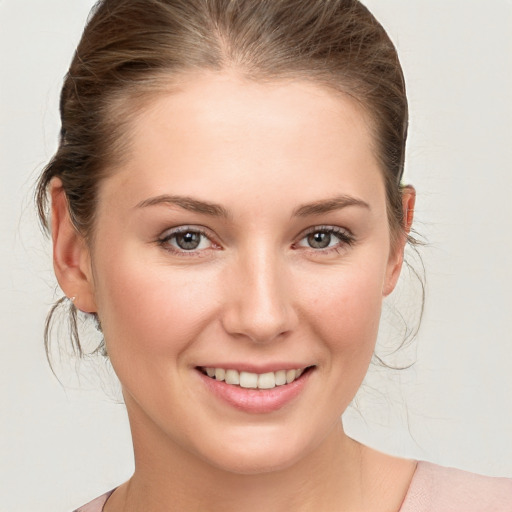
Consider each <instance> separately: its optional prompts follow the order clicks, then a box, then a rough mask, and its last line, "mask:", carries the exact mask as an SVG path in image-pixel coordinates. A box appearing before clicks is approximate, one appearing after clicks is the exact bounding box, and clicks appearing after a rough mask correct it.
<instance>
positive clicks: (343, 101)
mask: <svg viewBox="0 0 512 512" xmlns="http://www.w3.org/2000/svg"><path fill="white" fill-rule="evenodd" d="M129 137H130V139H129V140H130V143H131V151H130V154H129V155H128V158H126V163H125V165H123V166H122V168H118V169H114V170H112V172H111V174H110V175H109V176H108V177H107V178H106V179H105V180H104V181H103V182H102V184H101V186H100V191H99V198H98V210H97V218H96V224H95V229H94V238H93V242H92V243H91V244H87V243H86V242H85V241H84V240H83V238H82V237H81V236H80V235H79V234H78V233H77V232H76V231H75V230H74V229H73V226H72V225H71V222H70V220H69V216H68V214H67V208H66V200H65V195H64V193H63V191H62V188H61V184H60V181H59V180H58V179H56V180H54V182H53V183H52V190H51V193H52V200H53V237H54V263H55V271H56V275H57V277H58V280H59V283H60V285H61V287H62V289H63V290H64V292H65V293H66V294H67V295H68V296H76V297H77V298H76V301H75V305H76V306H77V307H78V308H79V309H81V310H83V311H89V312H97V313H98V315H99V317H100V319H101V324H102V328H103V332H104V335H105V340H106V343H107V348H108V353H109V357H110V359H111V361H112V365H113V366H114V369H115V371H116V373H117V375H118V376H119V379H120V381H121V384H122V388H123V394H124V398H125V401H126V407H127V410H128V415H129V419H130V425H131V429H132V435H133V442H134V451H135V460H136V470H135V474H134V476H133V477H132V478H131V480H130V481H129V482H127V483H126V484H124V485H123V486H121V487H120V488H119V489H118V490H117V491H116V492H115V493H114V494H113V496H112V497H111V498H110V499H109V501H108V502H107V505H106V507H105V510H106V511H107V512H114V511H120V510H125V511H132V510H182V511H188V510H190V511H191V510H203V511H204V510H220V509H222V510H225V511H226V510H227V511H230V510H233V511H234V510H237V511H238V510H244V511H251V510H256V509H258V510H261V509H262V508H263V509H264V510H269V511H275V512H278V511H281V510H290V509H291V507H293V509H294V510H299V511H310V510H311V511H312V510H326V511H327V510H340V511H341V510H358V511H361V512H363V511H365V510H381V511H383V510H389V511H397V510H398V509H399V508H400V504H401V502H402V500H403V498H404V495H405V492H406V490H407V487H408V485H409V482H410V479H411V477H412V474H413V472H414V467H415V464H414V462H412V461H405V460H400V459H395V458H392V457H390V456H387V455H383V454H379V453H377V452H374V451H372V450H370V449H369V448H366V447H363V446H361V445H359V444H358V443H356V442H355V441H353V440H351V439H349V438H348V437H347V436H346V434H345V433H344V431H343V425H342V423H341V420H340V416H341V414H342V413H343V411H344V410H345V409H346V407H347V406H348V405H349V403H350V401H351V400H352V399H353V397H354V395H355V393H356V391H357V389H358V388H359V386H360V384H361V382H362V379H363V378H364V375H365V373H366V371H367V368H368V365H369V362H370V359H371V356H372V353H373V350H374V345H375V341H376V337H377V330H378V325H379V318H380V312H381V306H382V300H383V298H384V297H385V296H386V295H388V294H389V293H391V291H392V290H393V288H394V287H395V284H396V281H397V279H398V276H399V273H400V268H401V265H402V257H403V247H404V244H405V235H401V236H400V237H399V241H398V243H397V246H396V248H395V249H394V250H392V249H391V244H390V239H391V237H390V230H389V221H388V218H387V214H386V196H385V189H384V181H383V177H382V171H381V169H380V168H379V165H378V163H377V159H376V158H375V155H374V153H373V151H372V139H371V134H370V125H369V120H368V119H367V116H366V115H365V114H364V113H363V112H362V111H361V109H360V108H359V107H358V105H357V104H356V103H354V102H353V101H352V100H351V99H349V98H348V97H345V96H342V95H335V94H334V93H333V92H330V91H327V90H325V89H323V88H321V87H320V86H317V85H314V84H312V83H310V82H305V81H294V82H290V81H288V82H282V83H275V84H268V83H266V84H260V83H254V82H248V81H244V80H243V79H241V78H239V77H238V76H236V75H235V74H234V73H227V72H226V73H222V74H213V73H201V74H196V75H195V76H189V77H186V78H185V79H184V80H183V82H182V83H181V87H180V89H179V90H177V91H173V92H172V93H167V94H161V95H160V96H158V97H157V98H155V99H153V100H151V102H150V103H149V105H148V106H147V107H146V108H145V109H144V110H143V111H142V112H141V113H140V114H139V115H138V116H137V118H136V120H135V121H134V122H133V123H132V126H131V128H130V133H129ZM164 195H166V196H172V197H173V198H175V197H176V196H179V197H181V198H183V197H185V198H188V202H187V201H185V202H184V201H183V200H180V201H178V203H179V204H176V202H171V201H162V196H164ZM155 198H157V199H155ZM190 198H191V199H193V200H194V201H200V202H203V203H204V202H207V203H215V205H216V207H217V210H220V211H206V210H208V209H205V207H202V208H199V210H198V208H197V205H196V208H195V209H194V211H192V210H191V207H190V205H191V203H190V201H189V199H190ZM347 202H348V204H347ZM351 203H354V204H351ZM194 204H195V203H194ZM312 204H314V205H316V206H317V208H316V209H314V208H311V207H309V208H307V207H305V206H304V205H312ZM319 204H322V205H323V208H318V205H319ZM403 204H404V209H405V210H407V212H410V211H412V210H413V206H414V190H413V189H412V188H407V189H406V190H405V192H404V199H403ZM326 205H327V206H326ZM334 206H336V207H334ZM210 210H211V208H210ZM212 213H216V214H215V215H214V214H212ZM219 213H220V214H219ZM406 218H407V222H408V225H407V226H405V228H406V230H407V229H409V227H410V222H411V221H412V215H411V214H408V215H407V216H406ZM178 227H186V228H187V227H188V229H191V230H194V229H195V230H196V231H197V229H198V227H200V229H201V230H202V231H203V232H204V233H205V236H204V235H203V236H202V237H201V245H200V246H199V247H198V248H197V249H195V250H192V251H188V252H187V251H185V250H183V249H180V247H179V245H178V239H177V238H171V236H172V234H173V233H174V232H173V230H175V229H176V228H178ZM329 229H335V230H338V231H337V233H341V235H339V234H335V233H331V235H330V243H329V245H328V247H327V248H318V247H312V246H311V237H310V238H308V234H311V233H312V232H316V233H317V234H318V233H319V232H322V230H323V232H324V236H325V233H327V232H328V230H329ZM347 237H348V238H349V239H350V241H348V239H347ZM163 239H166V240H165V241H162V240H163ZM240 362H244V363H248V364H255V365H264V364H268V363H275V362H279V363H283V365H284V364H285V363H293V365H295V366H296V367H302V366H314V369H313V371H312V372H311V373H310V375H309V378H308V381H307V384H306V385H305V387H304V388H303V390H302V391H301V393H300V394H299V395H298V396H297V397H296V398H295V399H293V400H292V401H291V402H290V403H288V404H286V405H285V406H284V407H282V408H280V409H279V410H277V411H274V412H270V413H264V414H253V413H247V412H245V411H240V410H238V409H235V408H233V407H232V406H230V405H228V404H226V403H225V402H223V401H222V400H219V399H217V398H216V397H213V396H212V394H211V392H210V391H208V389H207V388H206V387H205V386H204V383H203V381H202V379H201V377H200V376H199V373H198V371H197V368H196V367H197V366H223V367H226V366H227V365H228V364H229V363H232V364H233V367H234V368H236V364H237V363H240ZM221 363H222V364H221ZM169 504H171V505H169Z"/></svg>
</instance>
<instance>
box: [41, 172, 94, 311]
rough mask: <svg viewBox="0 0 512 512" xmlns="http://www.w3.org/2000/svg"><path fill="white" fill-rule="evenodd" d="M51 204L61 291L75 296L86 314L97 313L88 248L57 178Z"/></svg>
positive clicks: (56, 271)
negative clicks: (76, 226) (73, 219)
mask: <svg viewBox="0 0 512 512" xmlns="http://www.w3.org/2000/svg"><path fill="white" fill-rule="evenodd" d="M50 197H51V202H52V217H51V232H52V241H53V268H54V271H55V275H56V276H57V281H58V282H59V286H60V287H61V289H62V291H63V292H64V293H65V294H66V296H68V297H74V299H73V302H74V304H75V306H76V307H77V308H78V309H79V310H81V311H85V312H87V313H94V312H96V304H95V301H94V283H93V276H92V269H91V258H90V253H89V248H88V246H87V244H86V242H85V239H84V237H83V236H82V235H81V234H80V233H79V232H78V230H77V229H76V228H75V226H74V225H73V223H72V222H71V218H70V215H69V209H68V200H67V197H66V194H65V192H64V188H63V186H62V181H61V180H60V179H59V178H53V180H52V181H51V183H50Z"/></svg>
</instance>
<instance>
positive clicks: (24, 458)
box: [0, 0, 512, 512]
mask: <svg viewBox="0 0 512 512" xmlns="http://www.w3.org/2000/svg"><path fill="white" fill-rule="evenodd" d="M366 3H367V5H368V6H369V7H370V8H371V10H373V11H374V13H375V14H376V15H377V17H378V18H379V19H380V20H381V21H382V22H383V24H384V26H385V27H386V28H387V29H388V31H389V33H390V35H391V37H392V38H393V40H394V41H395V43H396V44H397V45H398V48H399V53H400V56H401V59H402V62H403V66H404V69H405V74H406V77H407V83H408V88H409V97H410V104H411V129H410V134H411V135H410V143H409V147H408V160H407V179H408V181H409V182H411V183H413V184H414V185H415V186H416V188H417V191H418V203H417V222H416V229H417V230H418V231H420V232H421V233H422V235H424V237H425V238H426V239H427V240H428V242H429V245H428V246H427V247H425V248H423V250H422V253H423V259H424V261H425V265H426V268H427V281H428V285H427V305H426V311H425V316H424V323H423V326H422V329H421V331H420V334H419V336H418V338H417V340H416V342H415V344H414V345H413V346H412V349H408V350H405V351H402V352H401V353H400V355H399V356H398V359H397V360H396V361H395V362H398V363H400V362H402V363H403V362H407V361H408V360H409V359H410V358H415V359H417V363H416V365H415V366H414V367H413V368H412V369H410V370H406V371H402V372H395V371H392V370H387V369H381V368H378V367H374V368H372V370H371V371H370V374H369V376H368V379H367V382H366V384H365V386H364V388H363V390H362V392H361V393H360V396H359V397H358V400H357V401H358V406H357V408H352V409H351V410H349V411H348V412H347V413H346V415H345V422H346V425H347V430H348V431H349V432H350V433H351V434H352V435H353V436H354V437H356V438H358V439H360V440H362V441H363V442H366V443H369V444H371V445H373V446H375V447H377V448H379V449H381V450H383V451H389V452H394V453H397V454H400V455H405V456H410V457H415V458H422V459H427V460H432V461H434V462H437V463H441V464H445V465H452V466H457V467H460V468H464V469H468V470H471V471H475V472H480V473H486V474H490V475H506V476H509V477H512V441H511V435H512V372H511V371H510V369H511V368H512V335H511V333H512V286H511V285H512V271H511V265H510V261H511V257H510V255H511V254H512V235H511V232H512V201H511V195H512V172H511V171H512V169H511V163H512V135H511V134H512V100H511V94H510V91H512V64H511V57H512V30H511V28H512V2H511V1H510V0H479V1H477V0H385V1H384V0H371V1H367V2H366ZM91 5H92V1H91V0H44V1H43V0H0V211H1V213H0V235H1V243H0V325H1V329H2V336H1V338H0V343H1V352H0V353H1V356H0V411H1V416H0V511H1V512H31V511H36V510H37V511H38V512H50V511H51V512H55V511H58V510H62V511H65V510H71V509H73V508H74V507H76V506H78V505H80V504H82V503H84V502H86V501H88V500H89V499H91V498H93V497H94V496H96V495H98V494H100V493H102V492H104V491H106V490H108V489H109V488H111V487H113V486H115V485H116V484H118V483H120V482H121V481H123V480H124V479H126V478H128V477H129V475H130V472H131V470H132V464H133V463H132V455H131V444H130V438H129V432H128V426H127V420H126V418H125V413H124V408H123V406H122V405H120V404H117V403H116V401H115V397H116V396H118V390H117V389H116V385H115V383H112V379H111V378H109V376H108V373H109V372H108V369H106V370H104V369H103V367H102V366H98V365H97V364H94V363H91V364H89V363H85V364H82V365H81V370H80V373H79V374H78V375H79V376H76V373H75V370H74V367H73V364H71V365H69V364H68V368H67V370H66V364H64V365H63V368H62V374H61V375H62V380H63V382H64V384H65V386H64V387H62V386H61V385H60V384H59V383H58V382H57V381H56V380H55V378H54V377H53V376H52V374H51V372H50V370H49V368H48V366H47V364H46V361H45V355H44V351H43V347H42V330H43V321H44V317H45V314H46V312H47V310H48V308H49V306H50V304H51V302H52V300H53V299H54V297H55V296H56V295H57V294H58V292H57V291H56V284H55V281H54V278H53V275H52V272H51V257H50V247H49V243H48V242H47V241H46V240H45V239H44V237H43V236H42V235H41V233H40V231H39V228H38V226H37V223H36V220H35V213H34V209H33V206H32V193H33V183H34V180H35V177H36V176H37V173H38V171H39V170H40V169H41V167H42V166H43V165H44V163H45V162H46V161H47V160H48V159H49V157H50V156H51V155H52V153H53V151H54V149H55V147H56V140H57V131H58V118H57V105H58V94H59V87H60V84H61V79H62V76H63V75H64V73H65V71H66V69H67V65H68V63H69V60H70V58H71V55H72V52H73V49H74V45H75V44H76V42H77V40H78V38H79V36H80V33H81V29H82V26H83V23H84V20H85V18H86V15H87V12H88V10H89V7H90V6H91ZM404 277H407V276H406V275H404ZM414 288H415V286H414V283H413V282H408V279H405V280H404V283H403V284H402V286H401V288H400V290H398V294H397V298H396V299H391V303H392V304H393V303H394V301H395V300H396V301H397V303H398V306H399V307H400V308H401V309H402V310H404V308H405V311H406V315H408V314H409V313H408V310H409V309H411V308H412V309H414V304H417V299H415V298H414V295H415V293H414ZM392 304H391V305H392ZM411 305H412V306H411ZM386 311H388V309H386ZM412 313H413V312H412ZM412 313H411V314H412ZM387 317H388V314H387V313H386V314H385V319H387ZM384 323H385V324H387V323H388V322H387V321H385V322H384ZM391 324H392V325H393V321H392V320H391ZM396 337H398V339H399V338H400V334H399V333H396V330H393V328H388V327H387V325H385V326H384V331H383V336H382V340H381V341H382V342H383V348H381V349H380V350H381V352H382V351H385V350H386V343H387V341H388V340H390V339H393V338H396ZM415 353H416V354H415ZM63 360H64V361H67V360H68V359H67V356H66V354H63ZM390 361H393V359H391V360H390Z"/></svg>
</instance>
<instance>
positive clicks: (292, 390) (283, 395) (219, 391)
mask: <svg viewBox="0 0 512 512" xmlns="http://www.w3.org/2000/svg"><path fill="white" fill-rule="evenodd" d="M196 371H197V373H198V374H199V375H200V377H201V378H202V380H203V382H204V384H205V385H206V386H207V388H208V389H209V391H211V392H212V393H213V394H214V395H215V396H217V397H218V398H220V399H221V400H223V401H224V402H227V403H228V404H229V405H230V406H232V407H234V408H236V409H239V410H241V411H244V412H247V413H254V414H264V413H270V412H274V411H277V410H278V409H281V408H282V407H284V406H285V405H286V404H288V403H290V402H291V401H292V400H293V399H295V398H296V397H297V396H298V395H299V394H300V393H301V391H302V390H303V389H304V387H305V386H306V384H307V382H308V380H309V378H310V376H311V374H312V373H313V369H312V368H311V369H309V370H308V371H307V372H305V373H303V374H302V375H301V376H300V377H299V378H298V379H297V380H294V381H293V382H291V383H290V384H285V385H283V386H276V387H275V388H272V389H246V388H242V387H240V386H234V385H232V384H226V383H225V382H224V381H221V380H215V379H212V378H211V377H208V376H207V375H205V374H204V373H202V372H201V371H200V370H196Z"/></svg>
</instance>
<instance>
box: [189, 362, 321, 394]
mask: <svg viewBox="0 0 512 512" xmlns="http://www.w3.org/2000/svg"><path fill="white" fill-rule="evenodd" d="M313 368H314V366H307V367H305V368H297V369H293V370H278V371H276V372H267V373H251V372H244V371H240V372H239V371H238V370H232V369H225V368H206V367H202V366H200V367H198V370H199V371H200V372H201V373H203V374H204V375H206V376H207V377H210V378H211V379H213V380H218V381H223V382H225V383H226V384H230V385H232V386H236V387H241V388H245V389H273V388H275V387H278V386H286V385H287V384H291V383H292V382H294V381H296V380H297V379H299V378H300V377H301V376H302V375H304V374H305V373H307V372H309V371H311V370H312V369H313Z"/></svg>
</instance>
